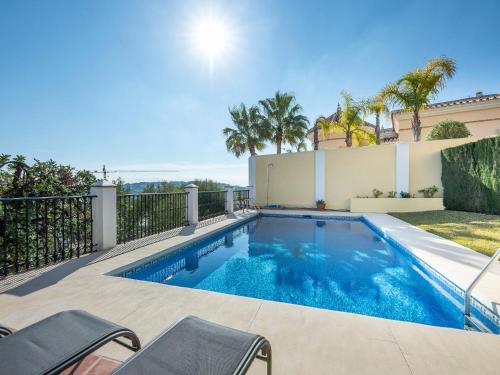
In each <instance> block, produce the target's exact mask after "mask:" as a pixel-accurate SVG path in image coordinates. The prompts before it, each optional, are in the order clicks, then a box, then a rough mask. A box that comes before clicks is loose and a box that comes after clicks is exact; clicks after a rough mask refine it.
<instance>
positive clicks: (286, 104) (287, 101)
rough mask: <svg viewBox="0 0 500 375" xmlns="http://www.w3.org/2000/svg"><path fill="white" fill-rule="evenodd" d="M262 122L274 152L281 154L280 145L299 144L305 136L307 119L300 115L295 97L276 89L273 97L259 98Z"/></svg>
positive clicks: (299, 107) (300, 108) (300, 109)
mask: <svg viewBox="0 0 500 375" xmlns="http://www.w3.org/2000/svg"><path fill="white" fill-rule="evenodd" d="M259 104H260V105H261V107H262V112H263V116H262V123H263V125H264V127H265V128H266V132H267V133H268V139H269V140H270V141H271V143H273V144H275V145H276V153H277V154H281V145H282V144H283V143H287V144H289V145H290V146H297V145H299V144H300V143H301V142H302V141H303V140H304V139H305V137H306V132H307V127H308V124H309V121H308V120H307V117H306V116H304V115H302V114H301V112H302V107H301V106H300V105H299V104H297V103H296V102H295V97H294V96H293V95H290V94H288V93H286V92H285V93H281V92H280V91H277V92H276V94H275V95H274V97H272V98H267V99H264V100H260V101H259Z"/></svg>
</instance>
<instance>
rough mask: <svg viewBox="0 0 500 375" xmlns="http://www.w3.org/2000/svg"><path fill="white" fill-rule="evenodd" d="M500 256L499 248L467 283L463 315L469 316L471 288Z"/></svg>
mask: <svg viewBox="0 0 500 375" xmlns="http://www.w3.org/2000/svg"><path fill="white" fill-rule="evenodd" d="M498 258H500V248H499V249H497V251H496V252H495V254H494V255H493V256H492V257H491V259H490V260H489V261H488V263H486V264H485V265H484V267H483V268H482V269H481V271H480V272H479V274H478V275H477V276H476V277H475V279H474V280H473V281H472V283H471V284H470V285H469V287H468V288H467V290H466V291H465V308H464V315H465V316H466V317H470V301H471V294H472V290H473V289H474V288H475V286H476V285H477V284H478V283H479V282H480V281H481V279H482V278H483V277H484V275H485V274H486V271H488V270H489V269H490V268H491V266H493V264H495V261H497V260H498Z"/></svg>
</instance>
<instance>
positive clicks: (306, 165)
mask: <svg viewBox="0 0 500 375" xmlns="http://www.w3.org/2000/svg"><path fill="white" fill-rule="evenodd" d="M268 164H273V166H272V167H270V168H269V204H279V205H283V206H288V207H314V206H315V205H316V203H315V185H314V184H315V182H314V178H315V173H314V152H313V151H308V152H298V153H286V154H281V155H263V156H258V157H257V158H256V167H255V170H256V203H257V205H259V206H265V205H266V204H267V177H266V174H267V166H268Z"/></svg>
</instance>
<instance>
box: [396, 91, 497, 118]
mask: <svg viewBox="0 0 500 375" xmlns="http://www.w3.org/2000/svg"><path fill="white" fill-rule="evenodd" d="M490 100H500V93H499V94H487V95H484V94H483V93H482V92H478V93H477V94H476V96H471V97H468V98H463V99H455V100H448V101H446V102H439V103H433V104H429V105H428V106H427V107H426V109H434V108H443V107H451V106H454V105H461V104H469V103H481V102H487V101H490ZM401 112H403V111H402V110H401V109H398V110H396V111H392V113H401Z"/></svg>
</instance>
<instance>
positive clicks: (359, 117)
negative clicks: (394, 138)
mask: <svg viewBox="0 0 500 375" xmlns="http://www.w3.org/2000/svg"><path fill="white" fill-rule="evenodd" d="M340 95H341V97H342V107H340V106H339V107H338V108H337V112H336V113H335V114H334V115H333V116H332V117H331V118H325V117H320V118H318V119H317V120H316V122H317V123H318V125H319V126H320V128H321V129H322V131H323V137H324V138H326V136H327V134H328V133H338V134H345V144H346V146H347V147H352V144H353V140H355V141H356V142H357V143H358V144H361V143H363V142H369V143H373V142H374V141H375V136H374V134H373V133H371V132H369V131H367V130H366V127H365V120H364V114H365V113H366V107H367V103H366V101H363V100H359V101H355V100H354V99H353V98H352V96H351V94H349V93H348V92H347V91H342V92H341V93H340Z"/></svg>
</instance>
